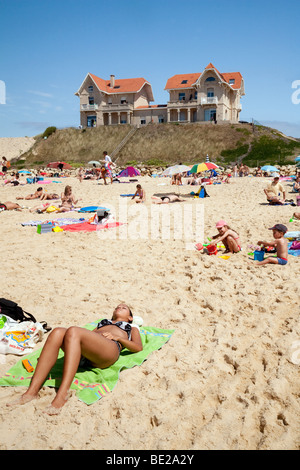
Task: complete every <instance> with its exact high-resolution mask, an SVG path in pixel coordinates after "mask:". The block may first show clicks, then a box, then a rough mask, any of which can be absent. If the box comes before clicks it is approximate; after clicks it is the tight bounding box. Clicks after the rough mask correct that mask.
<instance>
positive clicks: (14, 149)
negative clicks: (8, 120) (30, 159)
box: [0, 137, 35, 160]
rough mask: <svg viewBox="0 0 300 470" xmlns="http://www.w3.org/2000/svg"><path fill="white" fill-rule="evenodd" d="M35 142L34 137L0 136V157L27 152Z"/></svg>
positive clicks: (14, 156) (11, 156)
mask: <svg viewBox="0 0 300 470" xmlns="http://www.w3.org/2000/svg"><path fill="white" fill-rule="evenodd" d="M34 143H35V139H34V137H0V157H1V158H2V157H6V158H7V160H11V159H12V158H17V157H19V156H20V155H22V154H23V153H25V152H27V151H28V150H29V149H30V148H31V147H32V146H33V144H34Z"/></svg>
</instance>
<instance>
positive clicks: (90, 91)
mask: <svg viewBox="0 0 300 470" xmlns="http://www.w3.org/2000/svg"><path fill="white" fill-rule="evenodd" d="M93 91H94V87H93V85H90V86H89V87H88V92H89V93H93Z"/></svg>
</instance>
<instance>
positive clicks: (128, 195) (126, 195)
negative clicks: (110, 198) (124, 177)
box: [120, 194, 134, 197]
mask: <svg viewBox="0 0 300 470" xmlns="http://www.w3.org/2000/svg"><path fill="white" fill-rule="evenodd" d="M120 196H122V197H130V196H131V197H132V196H134V194H120Z"/></svg>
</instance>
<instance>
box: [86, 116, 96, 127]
mask: <svg viewBox="0 0 300 470" xmlns="http://www.w3.org/2000/svg"><path fill="white" fill-rule="evenodd" d="M96 122H97V118H96V116H88V117H87V127H96Z"/></svg>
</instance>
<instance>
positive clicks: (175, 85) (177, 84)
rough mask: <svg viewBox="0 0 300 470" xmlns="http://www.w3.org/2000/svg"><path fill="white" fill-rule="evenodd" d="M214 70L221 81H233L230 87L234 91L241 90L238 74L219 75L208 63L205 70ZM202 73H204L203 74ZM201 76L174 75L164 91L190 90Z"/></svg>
mask: <svg viewBox="0 0 300 470" xmlns="http://www.w3.org/2000/svg"><path fill="white" fill-rule="evenodd" d="M208 69H214V70H215V71H216V72H217V73H218V75H219V76H220V78H221V80H223V81H224V82H226V83H228V84H230V83H229V80H231V79H234V83H232V84H230V85H231V87H232V88H233V89H235V90H237V89H239V88H241V83H242V78H243V77H242V75H241V74H240V72H232V73H221V72H219V71H218V69H217V68H216V67H215V66H214V65H213V64H212V63H209V64H208V65H207V66H206V67H205V70H208ZM203 73H204V72H203ZM200 76H201V73H186V74H181V75H174V76H173V77H171V78H169V79H168V81H167V84H166V86H165V90H172V89H180V88H190V87H191V86H192V85H194V84H195V82H196V81H197V80H198V78H199V77H200ZM183 81H186V83H182V82H183Z"/></svg>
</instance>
